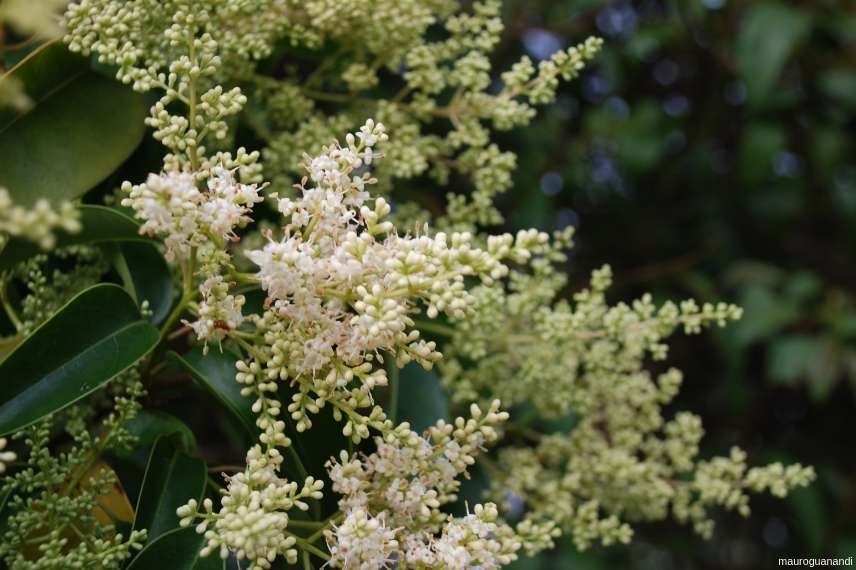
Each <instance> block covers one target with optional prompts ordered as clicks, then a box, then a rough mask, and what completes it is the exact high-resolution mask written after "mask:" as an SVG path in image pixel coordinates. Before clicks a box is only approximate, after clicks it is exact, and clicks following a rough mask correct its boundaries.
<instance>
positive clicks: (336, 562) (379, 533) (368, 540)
mask: <svg viewBox="0 0 856 570" xmlns="http://www.w3.org/2000/svg"><path fill="white" fill-rule="evenodd" d="M333 535H334V536H335V538H334V539H332V540H330V542H329V543H328V546H329V548H330V565H331V566H334V567H338V568H344V569H345V570H379V569H380V568H392V564H393V559H392V557H391V554H392V552H393V551H395V550H396V549H397V548H398V542H397V541H396V540H395V531H394V530H392V529H389V528H386V526H385V525H384V523H383V521H382V520H379V519H376V518H373V517H371V516H370V515H369V514H368V513H366V512H365V511H364V510H362V509H356V510H353V511H351V512H349V513H348V514H347V516H346V517H345V520H344V521H342V523H341V524H340V525H339V526H337V527H335V529H334V532H333Z"/></svg>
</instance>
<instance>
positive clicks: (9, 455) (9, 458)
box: [0, 437, 18, 473]
mask: <svg viewBox="0 0 856 570" xmlns="http://www.w3.org/2000/svg"><path fill="white" fill-rule="evenodd" d="M7 443H8V441H7V440H6V438H5V437H0V473H5V472H6V464H7V463H11V462H13V461H15V460H16V459H18V455H17V454H16V453H15V452H14V451H3V449H5V447H6V444H7Z"/></svg>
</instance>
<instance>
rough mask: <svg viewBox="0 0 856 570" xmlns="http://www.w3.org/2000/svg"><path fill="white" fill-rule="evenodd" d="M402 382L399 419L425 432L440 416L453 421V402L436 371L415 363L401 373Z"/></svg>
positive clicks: (399, 390) (399, 378) (400, 381)
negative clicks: (451, 412) (450, 404)
mask: <svg viewBox="0 0 856 570" xmlns="http://www.w3.org/2000/svg"><path fill="white" fill-rule="evenodd" d="M398 382H399V385H398V421H399V422H404V421H407V422H410V428H411V429H413V430H414V431H416V432H422V431H424V430H426V429H428V428H429V427H430V426H432V425H434V424H435V423H436V422H437V420H439V419H444V420H446V421H448V420H449V401H448V398H446V394H445V393H444V392H443V387H442V385H441V384H440V379H439V378H438V377H437V375H436V374H434V373H433V372H431V371H428V370H425V369H424V368H422V367H421V366H420V365H419V364H416V363H415V362H411V363H410V364H408V365H407V366H405V367H404V368H402V369H401V371H400V372H399V377H398Z"/></svg>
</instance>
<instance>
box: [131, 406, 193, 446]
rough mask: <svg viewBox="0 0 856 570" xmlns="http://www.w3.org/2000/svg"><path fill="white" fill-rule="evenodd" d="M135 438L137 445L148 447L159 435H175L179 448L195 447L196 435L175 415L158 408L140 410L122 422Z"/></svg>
mask: <svg viewBox="0 0 856 570" xmlns="http://www.w3.org/2000/svg"><path fill="white" fill-rule="evenodd" d="M123 426H124V428H125V429H126V430H128V432H129V433H130V434H131V435H133V436H135V437H136V438H137V447H149V446H150V445H153V444H154V443H155V441H157V440H158V438H160V437H161V436H165V435H176V436H178V439H179V441H181V443H182V447H181V449H183V450H184V451H193V450H194V449H196V436H194V435H193V431H192V430H191V429H190V428H189V427H187V425H186V424H185V423H184V422H183V421H181V420H180V419H178V418H177V417H175V416H172V415H170V414H167V413H166V412H162V411H160V410H141V411H140V412H139V413H138V414H137V416H136V417H135V418H134V419H132V420H128V421H126V422H125V423H124V424H123Z"/></svg>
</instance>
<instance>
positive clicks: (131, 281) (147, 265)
mask: <svg viewBox="0 0 856 570" xmlns="http://www.w3.org/2000/svg"><path fill="white" fill-rule="evenodd" d="M114 265H115V267H116V270H117V271H118V272H119V275H121V277H122V281H123V283H124V284H125V289H127V290H128V291H129V292H130V293H131V296H132V297H134V299H135V300H136V301H137V304H142V302H143V301H148V302H149V309H150V310H151V312H152V315H151V317H150V320H151V321H152V322H153V323H155V324H158V323H160V322H162V321H163V320H164V319H165V318H166V317H167V315H168V314H169V310H170V308H171V307H172V302H173V300H174V298H175V289H174V288H173V286H172V283H173V281H172V273H170V270H169V266H168V265H167V264H166V260H165V259H164V257H163V255H161V252H160V251H158V249H157V248H156V247H155V246H154V245H153V244H151V243H133V242H131V243H120V244H119V245H118V251H117V252H116V255H115V257H114Z"/></svg>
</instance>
